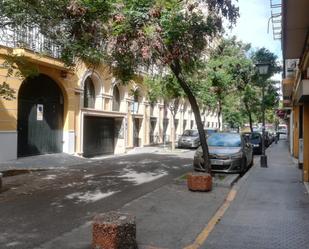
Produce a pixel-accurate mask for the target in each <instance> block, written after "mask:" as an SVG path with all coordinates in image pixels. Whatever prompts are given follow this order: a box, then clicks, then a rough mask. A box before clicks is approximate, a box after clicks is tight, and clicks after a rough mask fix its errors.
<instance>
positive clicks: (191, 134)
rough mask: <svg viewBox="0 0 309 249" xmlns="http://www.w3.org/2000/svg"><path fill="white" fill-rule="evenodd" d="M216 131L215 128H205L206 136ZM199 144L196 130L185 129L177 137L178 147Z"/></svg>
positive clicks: (196, 145)
mask: <svg viewBox="0 0 309 249" xmlns="http://www.w3.org/2000/svg"><path fill="white" fill-rule="evenodd" d="M216 132H218V130H217V129H206V130H205V133H206V136H207V137H208V136H210V135H211V134H213V133H216ZM198 146H200V137H199V134H198V131H197V130H185V131H184V132H183V134H182V135H181V136H180V137H179V139H178V148H197V147H198Z"/></svg>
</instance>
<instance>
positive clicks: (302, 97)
mask: <svg viewBox="0 0 309 249" xmlns="http://www.w3.org/2000/svg"><path fill="white" fill-rule="evenodd" d="M295 101H296V103H303V102H308V101H309V80H307V79H306V80H301V81H300V82H299V84H298V85H297V87H296V90H295Z"/></svg>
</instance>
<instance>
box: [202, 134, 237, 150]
mask: <svg viewBox="0 0 309 249" xmlns="http://www.w3.org/2000/svg"><path fill="white" fill-rule="evenodd" d="M208 145H209V146H214V147H241V138H240V135H239V134H230V133H213V134H212V135H210V136H209V138H208Z"/></svg>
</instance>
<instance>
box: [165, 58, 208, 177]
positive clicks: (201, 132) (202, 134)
mask: <svg viewBox="0 0 309 249" xmlns="http://www.w3.org/2000/svg"><path fill="white" fill-rule="evenodd" d="M170 67H171V70H172V72H173V73H174V75H175V77H176V79H177V81H178V83H179V85H180V86H181V87H182V89H183V90H184V92H185V93H186V95H187V97H188V100H189V102H190V104H191V108H192V111H193V113H194V117H195V121H196V126H197V130H198V133H199V137H200V142H201V147H202V150H203V159H204V167H205V171H206V173H210V160H209V150H208V145H207V140H206V133H205V130H204V127H203V122H202V119H201V114H200V109H199V107H198V104H197V101H196V98H195V96H194V95H193V93H192V91H191V89H190V87H189V85H188V83H187V82H186V80H185V78H184V77H183V75H182V72H181V65H180V63H179V61H174V62H173V63H172V64H171V65H170Z"/></svg>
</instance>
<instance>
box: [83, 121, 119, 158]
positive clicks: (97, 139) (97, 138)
mask: <svg viewBox="0 0 309 249" xmlns="http://www.w3.org/2000/svg"><path fill="white" fill-rule="evenodd" d="M114 134H115V120H114V119H113V118H102V117H93V116H85V119H84V136H83V140H84V141H83V150H84V154H83V155H84V156H85V157H93V156H99V155H106V154H114Z"/></svg>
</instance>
